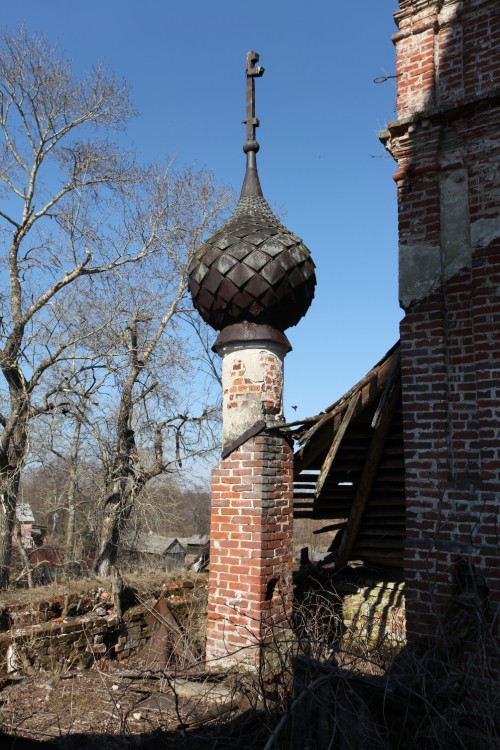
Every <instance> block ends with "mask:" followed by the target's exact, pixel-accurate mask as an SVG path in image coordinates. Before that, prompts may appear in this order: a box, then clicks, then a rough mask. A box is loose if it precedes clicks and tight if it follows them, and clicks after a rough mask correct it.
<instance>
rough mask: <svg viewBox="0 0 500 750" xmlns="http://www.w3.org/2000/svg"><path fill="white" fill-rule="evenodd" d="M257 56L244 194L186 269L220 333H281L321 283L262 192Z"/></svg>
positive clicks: (249, 75) (249, 93)
mask: <svg viewBox="0 0 500 750" xmlns="http://www.w3.org/2000/svg"><path fill="white" fill-rule="evenodd" d="M258 60H259V55H258V54H257V53H256V52H254V51H253V50H251V51H250V52H248V54H247V63H246V119H245V120H244V121H243V122H244V123H245V124H246V126H247V140H246V142H245V144H244V146H243V151H244V152H245V153H246V155H247V165H246V172H245V179H244V181H243V187H242V189H241V195H240V198H239V200H238V203H237V205H236V208H235V209H234V211H233V213H232V214H231V216H230V217H229V219H228V220H227V221H226V223H225V224H224V226H222V227H221V228H220V229H219V230H218V231H217V232H216V233H215V234H214V235H212V237H210V238H209V239H207V240H206V241H205V242H204V244H203V245H202V246H201V247H200V248H198V250H197V251H196V253H195V256H194V258H193V259H192V261H191V264H190V266H189V271H188V275H189V288H190V291H191V296H192V298H193V304H194V306H195V308H196V309H197V310H198V312H199V313H200V315H201V316H202V318H203V319H204V320H205V321H206V322H207V323H208V324H209V325H211V326H212V328H215V329H216V330H219V331H221V330H222V329H225V328H227V327H230V326H233V325H236V324H239V323H245V324H251V325H257V326H260V325H265V326H270V327H271V328H274V329H276V330H277V331H281V332H283V331H284V330H285V329H286V328H289V327H290V326H294V325H296V324H297V323H298V322H299V320H300V319H301V318H302V316H303V315H305V313H306V312H307V309H308V307H309V305H310V304H311V301H312V298H313V297H314V287H315V284H316V277H315V273H314V263H313V261H312V258H311V255H310V252H309V250H308V249H307V247H306V246H305V245H304V243H303V242H302V240H301V239H300V238H299V237H296V236H295V235H294V234H293V233H292V232H290V230H288V229H287V228H286V227H284V226H283V224H281V222H280V221H278V219H277V218H276V216H275V215H274V214H273V212H272V211H271V209H270V207H269V205H268V203H267V201H266V199H265V198H264V196H263V194H262V189H261V186H260V181H259V175H258V173H257V159H256V154H257V151H258V150H259V144H258V143H257V141H256V140H255V128H257V127H258V126H259V120H258V119H257V117H256V116H255V80H254V79H255V78H259V77H260V76H261V75H262V74H263V73H264V68H261V67H259V66H257V65H256V63H257V62H258ZM240 333H241V332H240Z"/></svg>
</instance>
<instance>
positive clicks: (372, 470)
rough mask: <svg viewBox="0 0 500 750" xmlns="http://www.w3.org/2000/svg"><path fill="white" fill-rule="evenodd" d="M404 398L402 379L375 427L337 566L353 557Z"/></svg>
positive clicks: (395, 387)
mask: <svg viewBox="0 0 500 750" xmlns="http://www.w3.org/2000/svg"><path fill="white" fill-rule="evenodd" d="M400 397H401V381H400V380H399V379H398V380H397V381H396V382H395V383H394V386H393V389H392V393H391V395H390V397H389V399H388V401H387V404H386V407H385V409H384V411H383V414H382V415H381V417H380V419H379V421H378V426H377V428H376V429H375V430H374V433H373V436H372V439H371V442H370V447H369V448H368V453H367V455H366V459H365V463H364V467H363V472H362V475H361V480H360V482H359V484H358V486H357V488H356V497H355V498H354V502H353V504H352V506H351V510H350V512H349V517H348V519H347V526H346V529H345V531H344V533H343V535H342V539H341V541H340V546H339V549H338V553H337V563H336V566H338V567H343V566H344V565H346V563H347V561H348V560H349V555H350V554H351V551H352V549H353V547H354V544H355V542H356V536H357V533H358V531H359V527H360V526H361V521H362V519H363V514H364V512H365V508H366V505H367V503H368V499H369V497H370V495H371V492H372V489H373V485H374V484H375V480H376V477H377V471H378V467H379V464H380V460H381V458H382V453H383V452H384V446H385V442H386V439H387V436H388V434H389V430H390V428H391V424H392V418H393V416H394V414H395V412H396V409H397V407H398V405H399V400H400Z"/></svg>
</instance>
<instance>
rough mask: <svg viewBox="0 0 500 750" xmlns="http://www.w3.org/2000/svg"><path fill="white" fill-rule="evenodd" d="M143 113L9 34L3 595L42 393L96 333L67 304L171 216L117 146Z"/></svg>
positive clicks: (3, 103) (2, 167)
mask: <svg viewBox="0 0 500 750" xmlns="http://www.w3.org/2000/svg"><path fill="white" fill-rule="evenodd" d="M132 114H133V112H132V109H131V105H130V103H129V99H128V93H127V87H126V86H125V85H123V84H120V83H118V82H117V81H116V80H115V79H114V78H113V77H111V76H109V75H107V73H106V72H105V70H104V69H103V68H102V66H98V67H97V68H95V69H94V70H92V71H91V73H90V74H89V75H88V76H87V77H85V78H83V79H81V80H77V79H76V78H75V77H74V76H73V72H72V70H71V66H70V65H69V63H67V62H66V61H65V60H64V58H63V57H62V56H61V54H60V53H59V52H58V50H57V49H55V48H51V47H50V46H49V44H48V43H47V41H46V40H45V39H44V38H42V37H39V36H33V37H31V36H29V35H28V34H27V33H26V31H24V30H22V29H21V31H20V32H19V34H18V35H17V36H14V35H11V34H10V33H8V32H3V33H2V34H1V35H0V134H1V141H0V194H1V197H2V198H3V199H4V201H3V207H2V210H1V211H0V232H1V246H0V273H1V287H0V300H1V302H2V303H3V304H2V310H3V317H2V318H1V319H0V369H1V372H2V374H3V377H4V387H3V391H2V393H1V407H2V408H1V411H0V425H1V428H2V432H1V434H0V502H1V512H0V585H1V586H6V585H7V584H8V579H9V561H10V557H11V549H12V533H13V528H14V519H15V508H16V499H17V496H18V492H19V481H20V475H21V471H22V468H23V464H24V461H25V459H26V454H27V451H28V434H29V433H28V422H29V419H30V416H31V413H30V410H31V405H32V401H33V393H34V392H35V391H36V389H38V388H39V386H40V383H41V381H43V378H44V376H45V374H46V372H47V370H48V369H49V368H50V367H52V366H53V365H54V363H56V362H57V361H58V360H59V359H60V358H61V357H63V356H64V354H65V352H66V351H67V349H68V347H69V346H72V345H74V343H75V341H77V340H83V339H85V337H86V336H87V335H88V332H86V331H82V330H81V328H80V329H75V327H74V323H75V319H74V317H71V316H70V318H69V319H68V318H61V316H60V315H57V314H56V312H55V310H56V307H57V304H62V302H61V299H62V298H63V297H65V298H66V299H67V300H70V302H67V303H66V305H67V309H71V307H72V306H78V297H79V294H80V291H81V290H82V289H83V284H85V283H87V284H88V281H89V279H92V278H95V277H97V275H99V274H103V273H107V272H110V271H111V270H113V269H116V268H118V267H120V266H123V265H125V264H130V263H133V262H135V261H138V260H141V259H142V258H144V257H145V256H146V255H147V254H148V253H149V252H155V251H156V250H157V249H158V247H159V243H160V242H161V239H162V238H161V230H160V229H159V226H160V224H161V221H162V219H163V215H162V213H160V214H159V215H155V216H153V215H152V214H151V213H149V214H148V218H147V220H146V219H145V217H144V215H143V208H142V207H141V206H140V203H139V198H138V197H136V198H134V195H136V193H133V192H132V191H133V190H135V188H136V186H137V184H138V183H140V180H141V173H140V170H138V169H137V167H136V165H135V164H134V161H133V159H132V158H131V157H130V156H129V155H128V154H126V153H124V152H123V149H122V148H120V147H119V145H118V144H117V143H115V142H113V141H112V140H111V139H110V137H111V135H112V134H113V133H116V132H117V131H118V130H120V129H121V128H122V127H123V125H124V123H125V122H126V121H127V119H128V118H129V117H130V116H131V115H132ZM155 205H156V206H157V207H159V210H160V211H161V212H162V211H168V207H166V206H165V204H163V205H161V206H160V204H159V203H158V202H156V204H155ZM56 303H57V304H56Z"/></svg>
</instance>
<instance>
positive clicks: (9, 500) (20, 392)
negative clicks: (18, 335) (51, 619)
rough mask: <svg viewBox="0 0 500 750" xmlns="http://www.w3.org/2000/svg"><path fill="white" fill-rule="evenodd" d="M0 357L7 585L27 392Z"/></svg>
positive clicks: (0, 568) (0, 514)
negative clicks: (5, 416)
mask: <svg viewBox="0 0 500 750" xmlns="http://www.w3.org/2000/svg"><path fill="white" fill-rule="evenodd" d="M5 356H6V355H5V352H4V356H3V361H0V366H1V367H2V371H3V374H4V375H5V378H6V380H7V382H8V384H9V395H10V418H9V420H8V422H7V423H6V424H5V425H4V429H3V433H2V435H1V439H0V503H1V510H0V586H1V588H3V589H4V588H7V587H8V585H9V579H10V565H11V559H12V538H13V534H14V528H15V521H16V507H17V498H18V495H19V485H20V480H21V472H22V470H23V467H24V461H25V458H26V453H27V449H28V418H29V404H30V400H29V394H28V392H27V390H26V381H25V379H24V375H23V373H22V371H21V369H20V368H19V367H17V366H14V365H12V364H11V361H12V360H10V362H8V364H7V366H5V364H4V363H5Z"/></svg>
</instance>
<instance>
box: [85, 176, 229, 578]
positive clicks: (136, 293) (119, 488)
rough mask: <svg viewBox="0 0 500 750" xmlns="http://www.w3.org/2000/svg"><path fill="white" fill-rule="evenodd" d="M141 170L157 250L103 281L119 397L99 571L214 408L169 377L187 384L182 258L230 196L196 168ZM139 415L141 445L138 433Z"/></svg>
mask: <svg viewBox="0 0 500 750" xmlns="http://www.w3.org/2000/svg"><path fill="white" fill-rule="evenodd" d="M150 180H151V182H150V188H149V190H148V195H149V196H150V199H152V198H151V196H153V197H154V196H158V198H159V199H161V201H162V202H165V201H166V202H167V204H168V206H169V211H168V217H167V216H166V217H165V221H164V222H163V224H162V239H161V242H162V253H161V254H160V255H159V256H156V257H154V258H149V259H148V260H147V261H146V262H145V263H143V264H142V266H141V278H140V279H139V283H138V282H137V280H136V279H135V278H132V277H127V278H126V277H123V276H122V277H121V278H120V280H119V281H118V282H117V283H113V286H112V293H113V298H114V302H113V304H112V307H113V309H114V310H115V311H119V313H117V315H116V318H115V320H114V321H113V322H112V323H111V324H110V325H109V326H108V328H107V335H108V336H110V337H111V340H109V341H106V346H107V348H108V349H109V350H110V351H111V352H113V360H112V363H113V365H114V367H116V366H117V361H118V362H119V363H120V370H119V372H118V373H117V377H116V378H115V385H114V388H115V390H116V391H117V392H118V393H119V404H118V409H117V413H116V422H115V429H114V445H113V446H112V448H111V451H110V452H111V455H112V459H111V462H110V485H109V492H108V494H107V496H106V498H105V502H104V507H103V516H102V523H101V538H100V544H99V550H98V554H97V557H96V562H95V569H96V572H97V573H98V574H99V575H109V572H110V569H111V566H112V565H114V564H115V561H116V556H117V551H118V545H119V541H120V535H121V532H122V530H123V528H124V526H125V524H126V522H127V520H128V519H129V517H130V514H131V512H132V510H133V508H134V505H135V502H136V499H137V497H138V496H139V495H140V494H141V492H142V491H143V489H144V487H145V486H146V484H147V483H148V482H150V481H151V479H153V478H155V477H158V476H160V475H161V474H165V473H171V472H172V471H173V470H174V467H175V465H176V464H177V465H180V464H181V463H182V460H183V458H185V457H186V456H187V455H189V456H193V455H194V454H196V453H202V452H203V451H206V450H207V442H206V441H205V440H203V439H202V433H204V434H206V431H207V429H209V424H210V419H211V417H213V415H214V412H215V411H216V410H215V409H213V408H211V407H210V406H209V404H208V403H207V401H205V403H202V404H199V405H198V406H197V407H194V408H193V405H191V404H189V403H186V400H187V398H188V397H187V396H186V389H184V402H183V403H179V401H180V399H179V398H178V394H176V392H175V391H176V388H175V386H176V385H177V386H178V385H179V383H180V381H182V379H183V377H184V378H185V379H186V380H188V381H189V383H190V384H192V381H193V379H194V366H193V363H194V359H195V352H193V351H192V350H191V351H189V354H186V353H185V352H184V349H185V347H186V330H185V328H186V326H185V322H184V318H183V316H185V310H184V308H183V304H184V302H185V296H186V291H187V277H186V271H187V266H188V264H189V262H190V260H191V258H192V256H193V253H194V252H195V251H196V248H197V246H198V245H199V243H200V242H201V241H202V239H203V238H204V237H206V236H207V235H208V234H209V233H212V232H213V231H214V228H215V226H217V225H218V223H219V222H220V220H221V217H222V215H223V213H224V212H225V211H226V210H227V208H228V206H229V202H230V199H231V197H232V196H231V195H230V194H229V193H228V191H227V190H226V189H224V188H222V187H220V186H218V185H217V184H216V183H215V181H214V178H213V175H212V174H211V173H209V172H207V171H205V170H201V171H194V170H192V169H188V170H180V171H177V170H176V169H175V168H174V165H173V164H170V165H168V167H167V168H164V169H163V170H161V169H158V168H157V169H154V170H151V171H150ZM124 300H126V304H124V303H123V301H124ZM109 305H110V303H109V302H107V306H108V307H109ZM100 341H101V342H102V337H100ZM110 364H111V363H110ZM183 371H184V372H183ZM186 371H187V372H186ZM198 387H199V385H198ZM198 401H200V399H198ZM195 409H197V410H196V411H195ZM139 425H140V427H141V430H142V438H143V443H142V446H140V445H139V444H138V441H137V433H138V426H139ZM148 437H149V442H146V441H147V439H148ZM166 438H169V445H168V448H167V446H166V445H165V440H166ZM144 439H146V441H145V440H144ZM210 447H212V446H210Z"/></svg>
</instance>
